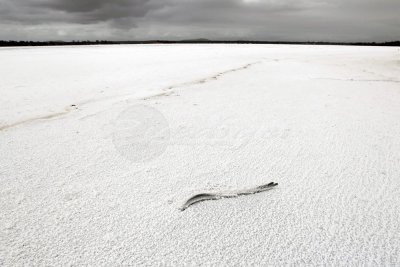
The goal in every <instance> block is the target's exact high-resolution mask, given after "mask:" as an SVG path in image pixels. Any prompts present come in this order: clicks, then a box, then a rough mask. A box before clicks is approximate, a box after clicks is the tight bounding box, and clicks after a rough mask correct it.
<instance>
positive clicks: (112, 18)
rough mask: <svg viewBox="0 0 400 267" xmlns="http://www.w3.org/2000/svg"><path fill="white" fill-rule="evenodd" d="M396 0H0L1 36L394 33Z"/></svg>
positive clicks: (397, 29) (399, 21)
mask: <svg viewBox="0 0 400 267" xmlns="http://www.w3.org/2000/svg"><path fill="white" fill-rule="evenodd" d="M399 14H400V0H331V1H328V0H0V40H1V39H3V40H4V39H5V40H8V39H17V40H73V39H75V40H78V39H79V40H81V39H83V40H87V39H90V40H93V39H109V40H143V39H171V40H179V39H191V38H209V39H217V40H221V39H224V40H236V39H251V40H266V41H268V40H294V41H307V40H311V41H391V40H399V39H400V15H399Z"/></svg>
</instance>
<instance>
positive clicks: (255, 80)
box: [0, 45, 400, 266]
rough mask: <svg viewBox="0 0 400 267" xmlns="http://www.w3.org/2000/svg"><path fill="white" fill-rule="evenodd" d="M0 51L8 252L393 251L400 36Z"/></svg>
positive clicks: (18, 256)
mask: <svg viewBox="0 0 400 267" xmlns="http://www.w3.org/2000/svg"><path fill="white" fill-rule="evenodd" d="M0 62H2V64H0V96H1V97H0V199H1V201H0V265H5V266H20V265H87V264H89V265H104V266H107V265H108V266H109V265H115V264H121V265H122V264H123V265H167V266H177V265H178V266H179V265H206V266H209V265H214V266H220V265H221V263H222V264H223V265H286V264H292V265H323V264H328V265H334V266H349V265H392V266H395V265H399V264H400V258H399V255H400V226H399V225H400V207H399V204H400V179H399V178H400V168H399V167H400V152H399V151H400V104H399V103H400V50H399V49H398V48H382V47H345V46H285V45H124V46H92V47H46V48H24V49H22V48H5V49H0ZM272 181H273V182H277V183H279V186H278V187H277V188H274V189H273V190H270V191H268V192H262V193H259V194H255V195H249V196H242V197H238V198H229V199H221V200H217V201H208V202H202V203H198V204H196V205H193V206H191V207H189V208H188V209H187V210H185V211H183V212H182V211H180V210H179V209H180V207H181V206H182V204H183V203H184V202H185V201H186V200H187V199H188V198H190V197H191V196H193V195H195V194H198V193H204V192H223V191H229V190H243V189H246V188H252V187H255V186H259V185H263V184H267V183H269V182H272Z"/></svg>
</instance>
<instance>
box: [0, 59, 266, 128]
mask: <svg viewBox="0 0 400 267" xmlns="http://www.w3.org/2000/svg"><path fill="white" fill-rule="evenodd" d="M258 63H261V61H257V62H252V63H248V64H246V65H244V66H241V67H237V68H233V69H229V70H226V71H222V72H218V73H217V74H214V75H212V76H209V77H205V78H202V79H198V80H194V81H190V82H184V83H180V84H177V85H171V86H167V87H165V88H163V89H161V92H157V93H154V94H150V95H146V96H141V97H137V95H136V97H134V96H135V95H132V94H129V95H124V96H117V97H112V98H106V99H105V98H104V97H103V98H100V99H92V100H86V101H82V102H80V104H71V105H69V106H67V107H65V108H64V110H62V111H59V112H55V113H50V114H46V115H41V116H36V117H32V118H28V119H24V120H20V121H16V122H13V123H10V124H5V125H0V131H3V130H6V129H10V128H14V127H17V126H20V125H23V124H27V123H32V122H38V121H47V120H50V119H54V118H59V117H62V116H64V115H67V114H69V113H71V112H72V111H74V110H78V107H80V106H83V105H88V104H91V103H98V102H103V101H104V102H106V101H111V102H112V103H115V102H120V101H126V100H129V99H131V98H135V99H137V100H148V99H150V98H153V97H159V96H167V95H169V94H171V93H173V92H174V90H175V89H178V88H182V87H188V86H194V85H198V84H204V83H207V82H211V81H215V80H218V79H219V78H221V77H222V76H224V75H227V74H229V73H233V72H237V71H241V70H246V69H248V68H250V67H251V66H253V65H255V64H258Z"/></svg>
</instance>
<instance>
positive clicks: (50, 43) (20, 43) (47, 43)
mask: <svg viewBox="0 0 400 267" xmlns="http://www.w3.org/2000/svg"><path fill="white" fill-rule="evenodd" d="M115 44H293V45H354V46H400V41H393V42H382V43H376V42H369V43H367V42H355V43H344V42H284V41H271V42H269V41H268V42H267V41H212V40H206V39H195V40H182V41H164V40H149V41H104V40H96V41H41V42H37V41H1V40H0V46H56V45H57V46H59V45H115Z"/></svg>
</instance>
